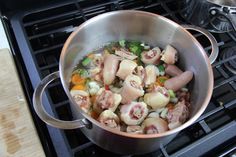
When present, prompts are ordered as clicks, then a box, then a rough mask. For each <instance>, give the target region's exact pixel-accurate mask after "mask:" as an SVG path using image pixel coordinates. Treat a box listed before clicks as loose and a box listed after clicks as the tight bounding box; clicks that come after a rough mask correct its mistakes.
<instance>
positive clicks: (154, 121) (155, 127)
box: [141, 117, 168, 134]
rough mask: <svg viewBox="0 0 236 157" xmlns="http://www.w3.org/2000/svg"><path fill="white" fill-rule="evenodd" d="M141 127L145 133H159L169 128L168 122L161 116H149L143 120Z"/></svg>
mask: <svg viewBox="0 0 236 157" xmlns="http://www.w3.org/2000/svg"><path fill="white" fill-rule="evenodd" d="M141 127H142V128H143V131H144V133H145V134H158V133H163V132H165V131H167V130H168V123H167V122H166V121H165V120H163V119H161V118H159V117H156V118H147V119H145V120H144V121H143V123H142V125H141Z"/></svg>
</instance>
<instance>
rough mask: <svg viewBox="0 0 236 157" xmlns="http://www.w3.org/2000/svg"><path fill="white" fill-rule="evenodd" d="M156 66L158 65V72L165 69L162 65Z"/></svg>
mask: <svg viewBox="0 0 236 157" xmlns="http://www.w3.org/2000/svg"><path fill="white" fill-rule="evenodd" d="M157 67H158V69H159V71H160V72H162V71H165V67H164V65H158V66H157Z"/></svg>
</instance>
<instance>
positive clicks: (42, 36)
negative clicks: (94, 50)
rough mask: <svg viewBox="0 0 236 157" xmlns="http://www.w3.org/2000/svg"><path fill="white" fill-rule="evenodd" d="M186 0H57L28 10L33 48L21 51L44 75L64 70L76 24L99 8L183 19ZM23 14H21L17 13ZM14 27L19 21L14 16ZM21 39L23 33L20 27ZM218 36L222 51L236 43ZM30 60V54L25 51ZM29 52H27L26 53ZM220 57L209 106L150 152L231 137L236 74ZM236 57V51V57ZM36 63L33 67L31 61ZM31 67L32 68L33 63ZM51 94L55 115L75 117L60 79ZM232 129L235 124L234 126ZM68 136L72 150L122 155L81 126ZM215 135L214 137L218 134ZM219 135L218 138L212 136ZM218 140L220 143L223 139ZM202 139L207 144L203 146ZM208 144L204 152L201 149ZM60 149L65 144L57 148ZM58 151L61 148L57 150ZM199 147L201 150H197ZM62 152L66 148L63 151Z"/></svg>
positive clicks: (189, 148) (180, 151) (25, 22)
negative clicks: (89, 135)
mask: <svg viewBox="0 0 236 157" xmlns="http://www.w3.org/2000/svg"><path fill="white" fill-rule="evenodd" d="M181 5H182V4H181V1H175V0H166V1H161V0H148V1H147V0H106V1H104V0H103V1H102V0H93V1H92V0H87V1H79V2H75V1H73V2H68V3H67V4H57V5H55V6H50V7H47V9H45V8H43V9H38V10H36V11H30V12H28V13H27V14H26V15H25V14H24V15H25V16H24V17H22V25H21V29H22V30H23V31H22V32H25V37H26V38H25V39H24V40H25V41H26V43H28V45H27V46H28V48H25V47H23V46H19V47H20V49H21V51H22V52H24V50H25V49H29V50H30V51H27V52H29V53H30V55H31V56H32V60H34V65H35V68H36V71H37V73H38V76H39V77H40V78H41V79H42V78H43V77H45V76H46V75H48V74H50V73H52V72H54V71H57V70H58V63H59V56H60V52H61V48H62V46H63V43H64V42H65V40H66V39H67V37H68V36H69V35H70V33H71V32H72V31H73V30H74V28H75V27H76V26H78V25H80V24H81V23H83V22H84V21H86V20H87V19H89V18H91V17H94V16H96V15H98V14H101V13H105V12H109V11H113V10H120V9H121V10H122V9H137V10H144V11H148V12H152V13H156V14H160V15H163V16H165V17H167V18H170V19H172V20H174V21H176V22H178V23H180V24H183V23H185V21H184V19H183V18H182V17H181V15H180V10H179V9H178V8H181ZM17 20H21V19H17ZM12 25H13V30H14V26H15V25H16V24H15V23H14V22H12ZM15 33H16V34H15V35H16V38H17V39H18V42H19V45H20V40H22V39H20V38H21V36H20V35H18V34H17V32H15ZM192 34H194V36H195V37H196V38H197V39H198V41H199V42H200V43H201V44H202V45H203V47H204V48H205V50H206V51H207V52H209V51H210V44H209V42H208V41H207V40H206V38H205V37H204V36H203V35H201V34H199V33H196V32H192ZM213 35H214V36H215V38H216V40H217V42H218V46H219V48H220V52H221V51H222V50H224V49H225V48H226V47H230V46H232V45H235V44H236V42H235V41H233V40H232V39H231V37H230V36H229V35H228V34H213ZM22 56H23V59H24V61H25V64H26V66H27V64H29V63H28V62H27V59H28V56H29V54H24V53H22ZM26 56H27V57H26ZM220 58H221V57H218V58H217V60H216V62H215V63H214V64H213V71H214V79H215V87H214V93H213V96H212V99H211V102H210V103H209V106H208V108H207V109H206V111H205V112H204V114H203V115H202V116H201V117H200V118H199V119H198V121H197V122H196V123H195V124H193V125H191V126H190V127H188V128H187V129H185V130H183V131H181V132H180V133H179V134H178V136H177V137H176V138H175V139H174V140H173V141H172V142H171V143H169V144H168V145H167V146H165V147H163V148H161V149H160V150H157V151H156V152H154V153H150V154H146V155H141V156H137V157H144V156H155V157H156V156H160V157H161V156H178V155H185V156H199V155H203V154H206V153H209V151H210V150H212V149H213V148H215V147H216V145H219V144H222V143H223V142H225V141H227V140H229V139H230V138H232V137H233V136H236V133H232V131H231V130H232V129H236V125H235V108H236V99H235V98H236V85H235V80H236V76H235V75H233V74H232V73H230V72H229V71H228V70H227V69H225V67H224V65H223V63H224V62H228V61H229V60H230V59H228V60H221V59H220ZM231 59H235V57H234V58H233V57H232V58H231ZM31 68H33V67H31ZM27 70H28V71H31V70H30V68H28V69H27ZM31 75H32V74H30V73H29V76H30V78H31V81H32V84H36V83H37V79H35V77H33V76H31ZM47 95H48V100H49V102H50V103H49V104H50V107H51V108H52V111H54V112H55V115H56V116H58V117H59V118H60V119H63V120H71V119H73V117H72V113H71V109H70V107H69V102H68V100H67V97H66V94H65V93H64V91H63V88H62V86H61V84H60V83H59V81H57V82H55V83H53V84H52V85H50V87H49V88H48V94H47ZM225 129H227V131H228V132H229V134H227V136H226V137H225V136H222V133H221V131H222V130H225ZM230 129H231V130H230ZM61 133H62V135H63V137H64V139H62V141H60V142H62V143H63V142H64V143H66V146H67V147H68V150H69V151H68V152H69V153H68V154H67V155H68V156H71V155H72V156H75V157H81V156H83V157H84V156H90V157H93V156H119V155H116V154H114V153H111V152H107V151H105V150H103V149H101V148H99V147H97V146H95V145H94V144H92V143H91V142H90V141H89V140H88V139H87V138H86V137H85V136H84V135H83V134H82V133H81V132H80V130H66V131H61ZM213 139H214V140H213ZM209 140H211V141H216V142H213V144H212V142H209ZM217 141H218V143H217ZM201 145H202V146H201ZM206 145H207V146H206ZM202 147H205V148H204V149H202V152H201V151H200V152H199V150H198V151H197V149H199V148H202ZM55 149H59V148H55ZM57 152H60V151H59V150H57ZM194 153H195V154H194ZM58 156H60V154H58Z"/></svg>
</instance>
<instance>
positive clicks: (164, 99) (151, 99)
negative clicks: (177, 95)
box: [144, 86, 170, 109]
mask: <svg viewBox="0 0 236 157" xmlns="http://www.w3.org/2000/svg"><path fill="white" fill-rule="evenodd" d="M169 101H170V95H169V93H168V91H167V90H166V89H165V88H164V87H160V86H159V87H158V89H156V92H152V93H147V94H145V95H144V102H145V103H146V104H147V105H149V106H151V107H152V108H153V109H158V108H162V107H165V106H166V105H167V104H168V103H169Z"/></svg>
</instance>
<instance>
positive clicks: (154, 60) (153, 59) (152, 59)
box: [141, 47, 161, 64]
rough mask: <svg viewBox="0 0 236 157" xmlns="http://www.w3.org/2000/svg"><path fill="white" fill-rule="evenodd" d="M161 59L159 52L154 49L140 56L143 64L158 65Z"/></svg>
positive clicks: (157, 49) (157, 48)
mask: <svg viewBox="0 0 236 157" xmlns="http://www.w3.org/2000/svg"><path fill="white" fill-rule="evenodd" d="M160 58H161V50H160V48H159V47H155V48H153V49H152V50H149V51H145V52H143V53H142V54H141V60H142V62H143V63H145V64H159V63H160Z"/></svg>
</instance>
